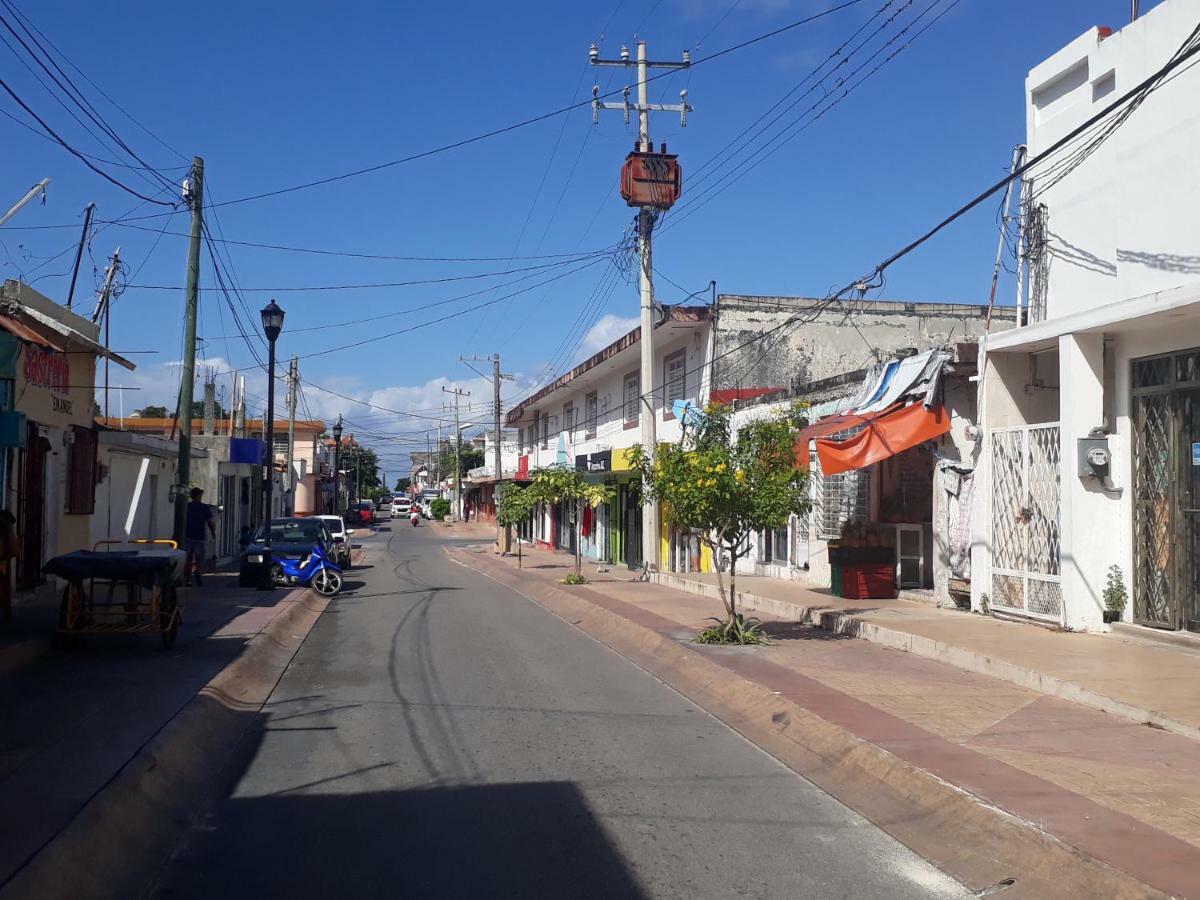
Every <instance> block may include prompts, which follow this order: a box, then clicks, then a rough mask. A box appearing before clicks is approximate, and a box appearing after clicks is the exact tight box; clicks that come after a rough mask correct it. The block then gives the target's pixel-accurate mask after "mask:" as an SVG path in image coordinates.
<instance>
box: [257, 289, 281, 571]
mask: <svg viewBox="0 0 1200 900" xmlns="http://www.w3.org/2000/svg"><path fill="white" fill-rule="evenodd" d="M283 316H284V312H283V310H282V309H281V308H280V306H279V304H278V303H276V302H275V301H274V300H272V301H271V302H270V303H268V304H267V305H266V306H264V307H263V308H262V326H263V333H264V334H265V335H266V336H267V429H266V431H267V485H266V491H265V494H266V517H265V518H266V522H265V523H264V524H265V526H266V527H265V528H264V529H263V532H264V537H263V560H264V561H265V562H266V564H267V577H266V582H265V584H263V588H264V589H266V590H269V589H270V588H271V587H272V584H271V568H272V565H273V564H272V562H271V559H272V556H271V501H272V496H271V495H272V494H273V493H274V487H275V341H277V340H278V339H279V333H280V332H281V331H283Z"/></svg>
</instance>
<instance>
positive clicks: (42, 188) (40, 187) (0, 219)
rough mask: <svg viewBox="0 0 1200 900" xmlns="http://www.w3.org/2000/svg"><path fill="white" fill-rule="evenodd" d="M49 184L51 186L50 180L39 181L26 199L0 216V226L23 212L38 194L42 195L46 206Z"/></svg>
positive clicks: (26, 195) (28, 192)
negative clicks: (26, 205)
mask: <svg viewBox="0 0 1200 900" xmlns="http://www.w3.org/2000/svg"><path fill="white" fill-rule="evenodd" d="M48 184H50V179H49V178H43V179H42V180H41V181H39V182H38V183H37V184H35V185H34V186H33V187H31V188H30V189H29V190H27V191H26V192H25V196H24V197H22V198H21V199H20V200H18V201H17V202H16V203H14V204H13V205H12V206H10V207H9V208H8V212H6V213H5V214H4V215H2V216H0V225H3V224H4V223H5V222H7V221H8V220H9V219H11V218H12V217H13V216H15V215H16V214H17V213H19V212H20V211H21V210H22V208H23V207H24V206H25V204H26V203H28V202H29V201H30V200H32V199H33V198H34V197H36V196H37V195H38V194H41V195H42V205H43V206H44V205H45V204H46V186H47V185H48Z"/></svg>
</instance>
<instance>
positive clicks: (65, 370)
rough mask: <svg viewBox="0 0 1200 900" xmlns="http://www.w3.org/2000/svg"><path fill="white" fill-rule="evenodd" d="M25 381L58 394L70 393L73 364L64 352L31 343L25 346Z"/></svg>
mask: <svg viewBox="0 0 1200 900" xmlns="http://www.w3.org/2000/svg"><path fill="white" fill-rule="evenodd" d="M25 381H26V382H27V383H28V384H33V385H37V386H38V387H44V388H49V389H50V390H52V391H54V393H56V394H70V393H71V364H70V363H69V362H68V361H67V357H66V355H65V354H63V353H55V352H54V351H52V350H43V349H42V348H41V347H34V346H32V345H29V346H27V347H26V348H25Z"/></svg>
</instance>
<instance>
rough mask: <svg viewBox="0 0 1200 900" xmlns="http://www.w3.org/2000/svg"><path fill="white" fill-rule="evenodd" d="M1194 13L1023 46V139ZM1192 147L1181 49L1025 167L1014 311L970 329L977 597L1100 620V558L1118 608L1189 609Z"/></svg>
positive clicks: (1097, 91)
mask: <svg viewBox="0 0 1200 900" xmlns="http://www.w3.org/2000/svg"><path fill="white" fill-rule="evenodd" d="M1198 21H1200V8H1198V7H1197V5H1196V3H1194V2H1190V0H1165V2H1163V3H1161V4H1159V5H1158V6H1156V7H1155V8H1154V9H1152V10H1151V11H1150V12H1148V13H1147V14H1146V15H1145V16H1143V17H1142V18H1140V19H1138V20H1136V21H1134V22H1133V23H1131V24H1129V25H1127V26H1126V27H1124V28H1122V29H1121V30H1120V31H1118V32H1116V33H1112V32H1111V31H1110V30H1108V29H1097V28H1093V29H1091V30H1090V31H1088V32H1087V33H1085V34H1083V35H1081V36H1080V37H1078V38H1077V39H1075V40H1074V41H1072V42H1071V43H1070V44H1068V45H1067V46H1066V47H1064V48H1063V49H1062V50H1060V51H1059V52H1058V53H1056V54H1054V55H1053V56H1052V57H1051V58H1050V59H1048V60H1046V61H1045V62H1043V63H1041V64H1040V65H1038V66H1036V67H1035V68H1034V69H1033V70H1032V71H1031V72H1030V73H1029V76H1028V78H1027V81H1026V86H1025V94H1026V109H1027V131H1028V152H1029V154H1030V158H1033V157H1036V156H1037V154H1039V153H1040V152H1042V151H1043V150H1045V149H1046V148H1047V147H1049V146H1051V145H1052V144H1053V143H1054V142H1055V141H1056V140H1058V139H1059V138H1061V137H1062V136H1064V135H1066V134H1068V133H1069V132H1070V131H1071V130H1072V129H1074V128H1076V127H1077V126H1079V125H1080V124H1081V123H1083V122H1085V121H1086V120H1087V119H1088V118H1089V117H1091V116H1092V115H1093V114H1095V113H1097V112H1099V111H1100V110H1102V109H1104V108H1105V107H1106V106H1107V105H1109V104H1111V103H1112V102H1113V101H1115V100H1116V99H1117V98H1119V97H1121V96H1122V95H1123V94H1124V93H1126V92H1128V91H1130V90H1131V89H1132V88H1134V87H1135V86H1137V85H1138V84H1139V83H1141V82H1142V81H1143V80H1144V79H1146V78H1147V77H1149V76H1151V75H1152V74H1154V73H1155V72H1156V71H1157V70H1158V69H1159V68H1160V67H1162V66H1163V65H1164V64H1165V63H1167V62H1168V60H1169V59H1171V57H1172V55H1173V54H1175V53H1176V51H1177V50H1178V49H1179V48H1180V46H1181V45H1182V44H1183V43H1184V42H1185V40H1186V39H1188V37H1189V35H1191V34H1192V33H1193V30H1194V29H1195V28H1196V27H1197V22H1198ZM1097 137H1099V138H1101V140H1100V141H1099V142H1096V141H1095V140H1093V139H1094V138H1097ZM1197 147H1200V74H1198V73H1196V72H1195V71H1192V70H1191V69H1190V68H1189V66H1188V65H1187V64H1185V65H1184V66H1183V67H1181V68H1179V69H1177V70H1176V71H1175V72H1174V73H1173V74H1172V75H1170V76H1168V77H1167V78H1166V79H1164V80H1163V81H1162V82H1160V83H1159V84H1157V85H1156V86H1155V88H1154V89H1153V91H1152V92H1150V93H1149V94H1148V95H1147V96H1146V97H1145V99H1144V102H1142V103H1141V104H1140V106H1138V108H1137V109H1136V110H1135V111H1133V112H1132V114H1131V115H1130V116H1128V117H1127V118H1126V119H1124V120H1123V121H1119V124H1117V125H1116V126H1115V128H1107V127H1102V128H1097V129H1094V130H1093V131H1091V132H1088V133H1087V134H1086V136H1085V137H1084V138H1082V139H1080V140H1078V141H1076V142H1073V143H1072V144H1069V145H1068V146H1067V147H1066V148H1065V149H1064V152H1063V153H1061V154H1058V155H1056V157H1054V159H1052V160H1051V161H1050V162H1049V163H1048V164H1047V165H1045V166H1040V167H1038V168H1035V169H1034V170H1033V172H1032V173H1031V176H1028V181H1027V183H1026V186H1025V189H1024V192H1023V193H1024V203H1023V215H1022V225H1023V239H1024V245H1023V246H1024V250H1025V254H1026V256H1027V258H1028V260H1029V285H1028V296H1029V312H1030V317H1029V318H1030V321H1029V323H1028V324H1027V325H1025V326H1024V327H1021V328H1017V329H1015V330H1013V331H1010V332H1006V333H1004V334H1001V335H998V336H993V337H992V338H991V340H990V341H989V343H988V347H987V366H986V372H985V377H984V390H983V394H982V402H983V405H984V412H983V414H982V415H983V420H984V425H985V435H984V438H983V440H984V443H983V445H982V448H981V450H982V452H981V454H980V469H979V476H980V479H979V481H980V486H981V488H986V489H981V490H980V492H979V493H980V498H979V499H980V500H981V501H982V502H981V503H979V504H977V506H976V519H975V528H974V542H973V569H974V572H975V577H974V578H973V580H972V602H973V605H974V606H976V607H977V608H979V607H982V606H984V605H985V604H986V605H987V606H988V607H990V608H991V609H992V610H994V611H997V612H1007V613H1012V614H1016V615H1021V616H1029V617H1035V618H1039V619H1044V620H1048V621H1051V622H1054V623H1058V624H1061V625H1065V626H1066V627H1068V628H1073V629H1100V628H1103V627H1104V625H1103V617H1104V615H1103V614H1104V608H1105V599H1104V592H1105V586H1106V581H1107V576H1108V574H1109V570H1110V567H1111V566H1114V565H1116V566H1118V567H1119V569H1120V577H1121V580H1122V582H1123V583H1124V585H1125V586H1126V588H1127V589H1128V592H1129V595H1130V598H1131V602H1130V604H1129V605H1128V607H1127V608H1126V609H1125V611H1124V616H1123V617H1124V619H1125V620H1126V621H1132V622H1138V623H1142V624H1145V625H1154V626H1158V627H1163V628H1171V629H1180V628H1190V629H1192V630H1197V629H1200V540H1198V538H1200V514H1198V513H1197V512H1196V510H1197V509H1200V167H1198V166H1197V165H1196V148H1197ZM1092 451H1094V452H1092ZM1102 451H1106V453H1105V452H1102ZM1106 459H1107V464H1106Z"/></svg>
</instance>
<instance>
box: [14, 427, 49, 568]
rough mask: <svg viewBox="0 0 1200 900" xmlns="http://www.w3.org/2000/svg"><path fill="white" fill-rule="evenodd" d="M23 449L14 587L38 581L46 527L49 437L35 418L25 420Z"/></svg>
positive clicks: (18, 498) (18, 482)
mask: <svg viewBox="0 0 1200 900" xmlns="http://www.w3.org/2000/svg"><path fill="white" fill-rule="evenodd" d="M25 427H26V432H25V449H24V450H23V451H21V455H20V457H21V458H20V464H21V466H20V467H21V471H20V473H19V475H18V479H17V484H18V485H19V486H20V487H19V491H20V493H19V494H18V495H17V527H18V528H19V529H20V530H21V558H20V559H19V560H17V587H19V588H31V587H34V586H36V585H37V584H39V583H40V582H41V577H42V563H43V562H44V560H43V559H42V545H43V543H44V542H45V527H46V521H45V518H46V500H45V497H46V452H47V451H48V450H49V449H50V447H49V441H47V440H46V439H45V438H44V437H42V435H41V431H40V429H39V428H38V425H37V423H36V422H26V425H25Z"/></svg>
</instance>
